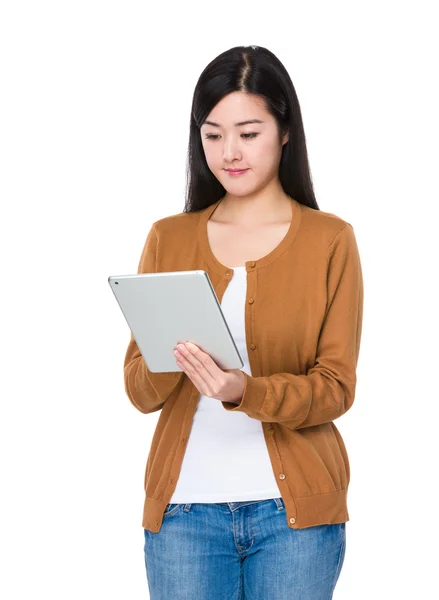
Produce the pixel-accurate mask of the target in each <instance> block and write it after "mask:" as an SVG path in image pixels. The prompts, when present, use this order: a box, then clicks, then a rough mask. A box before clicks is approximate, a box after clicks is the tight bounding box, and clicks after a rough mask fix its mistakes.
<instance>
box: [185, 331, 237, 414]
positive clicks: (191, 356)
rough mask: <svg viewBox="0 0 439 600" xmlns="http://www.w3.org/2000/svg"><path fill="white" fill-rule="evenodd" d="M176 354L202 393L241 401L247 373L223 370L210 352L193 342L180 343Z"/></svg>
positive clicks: (224, 399)
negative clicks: (207, 352) (204, 350)
mask: <svg viewBox="0 0 439 600" xmlns="http://www.w3.org/2000/svg"><path fill="white" fill-rule="evenodd" d="M174 356H175V357H176V359H177V365H178V366H179V367H180V368H181V369H183V371H184V372H185V373H186V375H187V376H188V377H189V379H190V380H191V381H192V383H193V384H194V385H195V387H196V388H197V390H198V391H199V392H200V393H201V394H203V395H204V396H208V397H209V398H216V399H217V400H221V401H222V402H232V403H234V404H239V403H240V402H241V398H242V394H243V393H244V387H245V375H244V373H243V372H242V371H241V370H240V369H229V370H227V371H223V370H222V369H220V368H219V367H218V365H217V364H216V362H215V361H214V360H213V359H212V358H211V356H209V354H206V353H205V352H203V351H202V350H201V348H199V347H198V346H197V345H195V344H192V343H191V342H186V344H182V343H180V344H178V345H177V348H176V350H175V351H174Z"/></svg>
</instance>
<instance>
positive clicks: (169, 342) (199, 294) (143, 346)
mask: <svg viewBox="0 0 439 600" xmlns="http://www.w3.org/2000/svg"><path fill="white" fill-rule="evenodd" d="M108 283H109V284H110V287H111V289H112V290H113V293H114V295H115V297H116V300H117V302H118V304H119V306H120V308H121V310H122V313H123V315H124V317H125V319H126V321H127V323H128V326H129V328H130V329H131V332H132V334H133V336H134V339H135V340H136V343H137V345H138V346H139V349H140V351H141V353H142V356H143V358H144V359H145V362H146V365H147V367H148V369H149V370H150V371H151V372H153V373H158V372H159V373H165V372H176V371H182V369H180V368H179V367H178V366H177V364H176V360H175V356H174V354H173V351H174V348H175V347H176V345H177V343H178V342H180V341H181V342H186V341H192V342H193V343H194V344H197V346H199V347H200V348H201V349H202V350H203V351H204V352H206V353H207V354H209V355H210V356H211V357H212V359H213V360H214V361H215V362H216V363H217V365H218V366H219V367H220V368H221V369H223V370H225V369H240V368H241V367H243V366H244V363H243V361H242V359H241V356H240V355H239V352H238V349H237V347H236V344H235V342H234V340H233V337H232V334H231V332H230V330H229V327H228V325H227V322H226V320H225V318H224V315H223V312H222V310H221V305H220V303H219V301H218V298H217V296H216V293H215V290H214V288H213V286H212V283H211V281H210V278H209V275H208V274H207V273H206V272H205V271H202V270H196V271H172V272H169V273H140V274H137V275H120V276H116V275H112V276H110V277H109V278H108Z"/></svg>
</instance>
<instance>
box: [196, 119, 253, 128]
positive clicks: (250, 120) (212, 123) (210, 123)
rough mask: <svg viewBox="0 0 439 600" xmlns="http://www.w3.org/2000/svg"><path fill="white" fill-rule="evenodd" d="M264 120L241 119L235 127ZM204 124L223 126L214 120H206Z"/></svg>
mask: <svg viewBox="0 0 439 600" xmlns="http://www.w3.org/2000/svg"><path fill="white" fill-rule="evenodd" d="M263 122H264V121H260V120H259V119H248V120H247V121H240V122H239V123H235V127H241V126H242V125H250V124H251V123H263ZM203 125H212V127H221V125H218V123H214V122H213V121H204V123H203Z"/></svg>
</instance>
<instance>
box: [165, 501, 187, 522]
mask: <svg viewBox="0 0 439 600" xmlns="http://www.w3.org/2000/svg"><path fill="white" fill-rule="evenodd" d="M182 506H183V504H176V503H171V504H167V505H166V508H165V511H164V513H163V518H164V519H166V518H168V517H172V516H173V515H175V513H177V512H178V511H179V510H180V508H181V507H182Z"/></svg>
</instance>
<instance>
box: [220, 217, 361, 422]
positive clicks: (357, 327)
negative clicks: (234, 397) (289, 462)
mask: <svg viewBox="0 0 439 600" xmlns="http://www.w3.org/2000/svg"><path fill="white" fill-rule="evenodd" d="M327 273H328V274H327V309H326V316H325V319H324V322H323V325H322V328H321V331H320V336H319V340H318V347H317V356H316V363H315V365H314V366H313V367H312V368H311V369H309V370H308V372H307V374H306V375H293V374H292V373H275V374H274V375H270V376H269V377H251V376H250V375H248V374H247V373H244V375H245V377H246V381H245V388H244V392H243V395H242V398H241V401H240V403H239V404H238V405H237V406H235V405H234V404H232V403H230V402H223V403H222V404H223V406H224V408H225V409H226V410H238V411H243V412H245V413H247V415H248V416H249V417H252V418H254V419H257V420H259V421H266V422H269V423H280V424H282V425H285V426H286V427H289V428H290V429H300V428H303V427H312V426H314V425H320V424H322V423H328V422H330V421H333V420H334V419H337V418H338V417H340V416H341V415H343V414H344V413H345V412H347V411H348V410H349V409H350V407H351V406H352V404H353V401H354V397H355V386H356V366H357V361H358V356H359V350H360V340H361V328H362V316H363V277H362V269H361V263H360V257H359V253H358V248H357V243H356V239H355V234H354V230H353V228H352V226H351V225H350V224H349V223H347V224H346V225H345V226H344V228H343V229H341V231H339V232H338V234H337V235H336V236H335V238H334V239H333V240H332V242H331V244H330V245H329V248H328V271H327Z"/></svg>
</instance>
